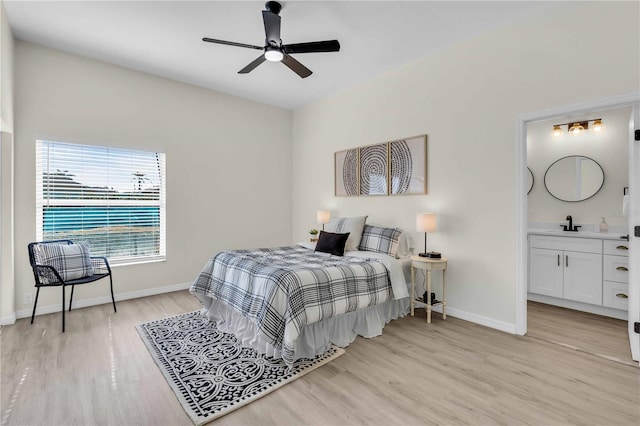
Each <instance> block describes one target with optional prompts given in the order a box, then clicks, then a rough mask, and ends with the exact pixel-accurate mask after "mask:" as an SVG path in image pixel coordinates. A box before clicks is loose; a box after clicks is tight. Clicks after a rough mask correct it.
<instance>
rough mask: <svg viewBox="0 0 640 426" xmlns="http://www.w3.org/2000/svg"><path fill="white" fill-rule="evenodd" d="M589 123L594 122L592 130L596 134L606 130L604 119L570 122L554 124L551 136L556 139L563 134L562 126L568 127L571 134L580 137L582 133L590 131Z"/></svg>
mask: <svg viewBox="0 0 640 426" xmlns="http://www.w3.org/2000/svg"><path fill="white" fill-rule="evenodd" d="M589 122H593V126H592V127H591V129H592V130H593V131H594V132H600V131H601V130H602V129H603V128H604V125H603V124H602V119H601V118H595V119H593V120H584V121H570V122H568V123H562V124H554V125H553V130H552V131H551V134H552V135H553V136H554V137H558V136H560V135H562V133H563V131H562V126H567V130H568V131H569V133H571V134H572V135H579V134H580V133H582V132H584V131H586V130H588V129H589Z"/></svg>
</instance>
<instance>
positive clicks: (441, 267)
mask: <svg viewBox="0 0 640 426" xmlns="http://www.w3.org/2000/svg"><path fill="white" fill-rule="evenodd" d="M416 269H421V270H423V271H425V274H426V276H427V277H426V280H427V295H428V297H427V299H428V303H424V305H425V308H426V310H427V323H429V324H431V308H432V305H431V271H442V301H440V302H438V303H436V304H435V305H433V306H437V305H442V319H443V320H446V319H447V314H446V312H445V307H446V306H447V298H446V279H445V274H446V271H447V258H446V257H443V258H441V259H432V258H429V257H420V256H411V316H413V311H414V308H415V303H416Z"/></svg>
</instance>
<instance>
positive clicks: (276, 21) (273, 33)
mask: <svg viewBox="0 0 640 426" xmlns="http://www.w3.org/2000/svg"><path fill="white" fill-rule="evenodd" d="M262 20H263V21H264V34H265V36H266V37H267V44H273V43H275V45H276V46H278V47H280V44H282V41H281V40H280V15H276V14H275V13H273V12H269V11H267V10H263V11H262Z"/></svg>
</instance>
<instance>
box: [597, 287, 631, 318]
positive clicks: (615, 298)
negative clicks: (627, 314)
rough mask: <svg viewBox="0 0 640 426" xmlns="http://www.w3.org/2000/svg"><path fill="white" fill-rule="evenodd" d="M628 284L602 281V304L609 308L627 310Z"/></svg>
mask: <svg viewBox="0 0 640 426" xmlns="http://www.w3.org/2000/svg"><path fill="white" fill-rule="evenodd" d="M628 287H629V286H628V284H624V283H613V282H611V281H604V282H603V283H602V305H603V306H607V307H609V308H615V309H622V310H625V311H626V310H627V305H628V300H629V299H628V296H629V289H628Z"/></svg>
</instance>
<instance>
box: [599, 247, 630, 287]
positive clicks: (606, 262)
mask: <svg viewBox="0 0 640 426" xmlns="http://www.w3.org/2000/svg"><path fill="white" fill-rule="evenodd" d="M602 277H603V279H604V280H605V281H617V282H619V283H628V282H629V258H628V257H624V256H610V255H606V254H605V255H604V256H602Z"/></svg>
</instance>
